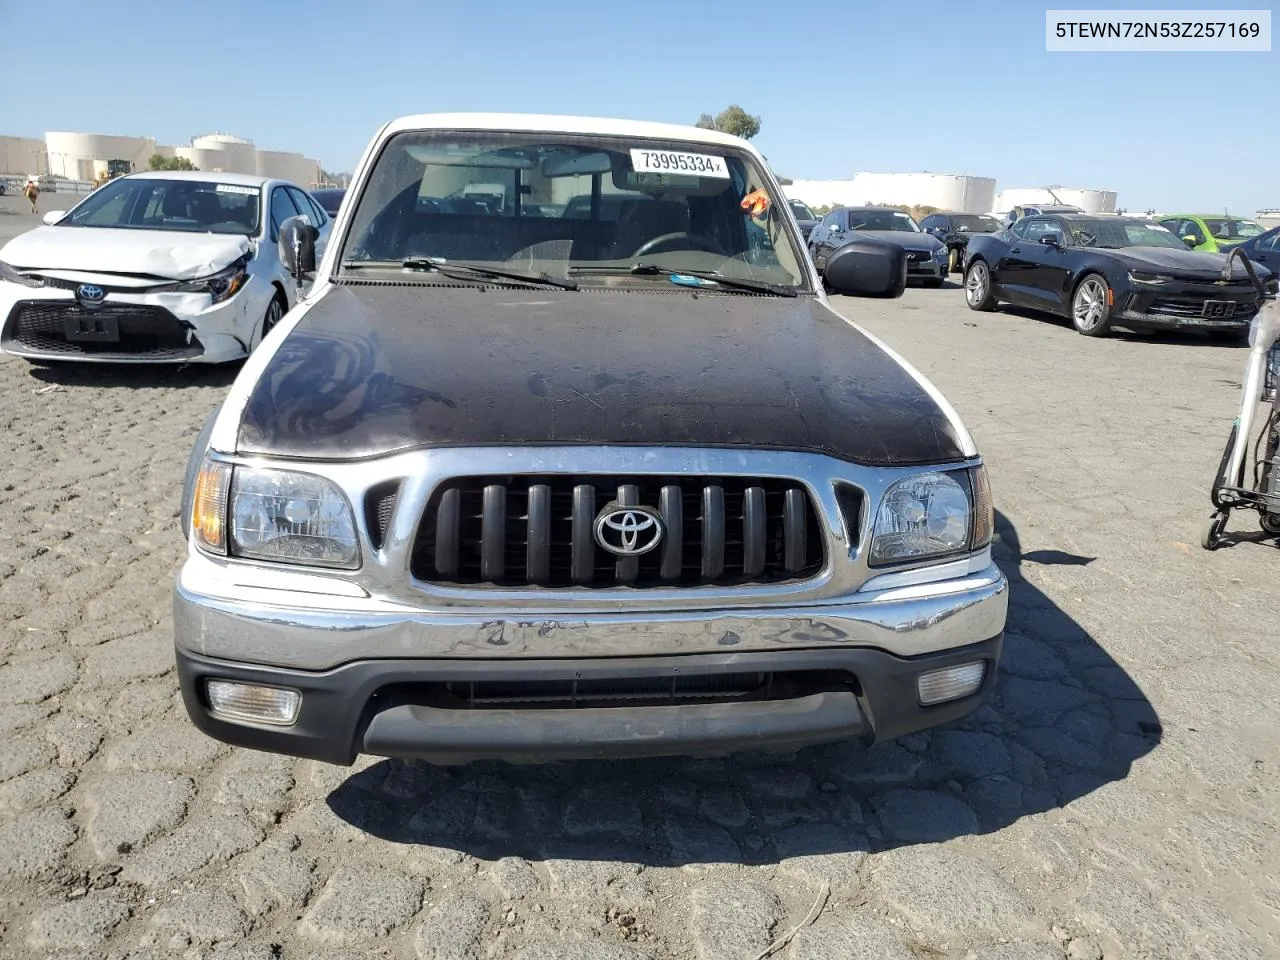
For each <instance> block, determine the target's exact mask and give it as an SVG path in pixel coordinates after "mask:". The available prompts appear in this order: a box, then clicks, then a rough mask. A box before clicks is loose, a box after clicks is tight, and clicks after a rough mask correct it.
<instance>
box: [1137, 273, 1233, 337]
mask: <svg viewBox="0 0 1280 960" xmlns="http://www.w3.org/2000/svg"><path fill="white" fill-rule="evenodd" d="M1166 286H1167V287H1168V289H1165V288H1161V289H1160V290H1136V291H1133V292H1130V293H1129V294H1128V295H1123V294H1122V295H1121V296H1118V297H1117V298H1116V303H1117V307H1118V309H1117V310H1116V312H1115V315H1114V317H1113V322H1114V323H1117V324H1120V325H1121V326H1134V327H1140V328H1142V329H1149V330H1204V331H1223V332H1244V331H1247V330H1248V329H1249V325H1250V324H1251V323H1252V322H1253V318H1254V317H1255V316H1256V315H1257V313H1258V297H1257V295H1256V293H1255V292H1254V290H1253V289H1252V288H1249V289H1247V290H1246V289H1237V288H1218V287H1215V286H1213V285H1212V284H1207V283H1200V284H1192V283H1182V284H1168V285H1166ZM1224 289H1225V292H1224Z"/></svg>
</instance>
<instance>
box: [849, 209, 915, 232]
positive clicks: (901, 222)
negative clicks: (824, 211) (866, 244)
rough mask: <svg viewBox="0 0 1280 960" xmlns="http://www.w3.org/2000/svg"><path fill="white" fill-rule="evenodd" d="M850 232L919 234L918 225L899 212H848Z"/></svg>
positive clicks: (886, 210)
mask: <svg viewBox="0 0 1280 960" xmlns="http://www.w3.org/2000/svg"><path fill="white" fill-rule="evenodd" d="M849 229H850V230H898V231H901V232H902V233H921V232H922V231H921V230H920V225H919V224H918V223H916V222H915V221H914V220H912V219H911V217H909V216H908V215H907V214H905V213H903V212H902V211H900V210H889V209H885V210H850V211H849Z"/></svg>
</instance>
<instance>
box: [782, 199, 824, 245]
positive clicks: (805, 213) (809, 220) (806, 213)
mask: <svg viewBox="0 0 1280 960" xmlns="http://www.w3.org/2000/svg"><path fill="white" fill-rule="evenodd" d="M787 202H788V203H789V204H791V212H792V213H793V214H795V218H796V225H797V226H799V227H800V236H802V237H804V239H805V240H806V241H807V240H808V239H809V234H810V233H812V232H813V228H814V227H816V226H817V225H818V219H819V217H818V215H817V214H816V213H814V212H813V211H812V210H811V209H810V208H809V205H808V204H807V203H805V202H804V201H803V200H788V201H787Z"/></svg>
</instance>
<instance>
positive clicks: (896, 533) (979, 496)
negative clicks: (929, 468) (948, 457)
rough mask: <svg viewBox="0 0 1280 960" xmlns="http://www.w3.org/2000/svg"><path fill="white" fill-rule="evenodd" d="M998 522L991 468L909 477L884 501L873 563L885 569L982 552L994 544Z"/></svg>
mask: <svg viewBox="0 0 1280 960" xmlns="http://www.w3.org/2000/svg"><path fill="white" fill-rule="evenodd" d="M993 521H994V515H993V511H992V505H991V487H990V484H989V482H988V480H987V473H986V468H985V467H982V466H978V467H974V468H972V469H970V470H954V471H949V472H947V473H922V474H918V475H917V476H913V477H905V478H904V479H902V480H899V481H897V482H896V483H894V484H893V485H892V486H891V487H889V489H888V490H886V491H885V494H884V498H883V499H882V500H881V501H880V509H879V510H878V511H877V513H876V522H875V527H874V528H873V530H872V537H871V551H870V556H869V558H868V562H869V563H870V564H871V565H872V566H879V565H883V564H887V563H901V562H906V561H911V560H927V559H930V558H932V557H941V556H946V555H948V554H956V553H962V552H967V551H972V550H979V549H981V548H982V547H985V546H986V545H987V544H988V543H990V542H991V535H992V527H993Z"/></svg>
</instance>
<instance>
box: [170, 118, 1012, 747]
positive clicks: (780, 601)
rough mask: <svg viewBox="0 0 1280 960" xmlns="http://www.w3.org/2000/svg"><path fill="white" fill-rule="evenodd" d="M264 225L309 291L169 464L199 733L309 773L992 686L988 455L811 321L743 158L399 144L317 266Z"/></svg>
mask: <svg viewBox="0 0 1280 960" xmlns="http://www.w3.org/2000/svg"><path fill="white" fill-rule="evenodd" d="M481 188H483V189H481ZM283 234H284V235H285V236H286V245H287V249H285V250H283V251H282V256H284V257H285V258H286V259H287V260H288V261H289V263H290V265H291V267H292V268H293V269H294V271H295V273H296V274H297V275H298V276H299V277H302V276H304V275H305V276H307V279H308V280H311V281H313V282H312V285H311V288H310V289H309V290H308V291H307V293H306V295H305V296H304V297H303V298H302V300H301V301H300V305H299V306H298V307H297V308H295V309H294V310H293V311H291V312H290V313H289V314H288V316H287V317H286V318H285V319H284V321H282V322H281V324H280V325H279V326H278V327H277V328H276V329H275V330H274V331H273V332H272V333H271V335H270V336H269V337H268V338H267V339H266V340H265V341H264V343H263V345H262V347H261V348H260V349H259V350H258V351H256V352H255V353H254V354H253V356H252V357H250V359H249V361H248V362H247V363H246V365H245V367H244V369H243V370H242V371H241V373H240V375H239V377H238V378H237V380H236V383H235V384H234V386H233V387H232V390H231V392H230V395H229V396H228V398H227V400H226V402H225V403H224V404H223V405H222V407H221V408H220V409H219V410H218V411H217V412H216V414H215V415H214V416H213V417H212V418H211V419H210V421H209V423H208V424H207V426H206V429H205V430H204V432H203V433H202V434H201V436H200V438H199V440H198V441H197V443H196V445H195V448H194V449H193V451H192V458H191V463H190V466H189V468H188V476H187V483H186V488H185V498H184V510H183V512H184V525H185V527H186V529H187V534H188V541H189V550H188V557H187V561H186V563H185V565H184V567H183V569H182V572H181V574H180V575H179V578H178V582H177V585H176V590H175V634H176V646H177V659H178V668H179V676H180V679H181V684H182V690H183V696H184V699H185V702H186V705H187V709H188V711H189V713H190V715H191V717H192V719H193V721H194V722H195V723H196V725H197V726H199V727H200V728H201V729H202V730H204V731H205V732H207V733H209V734H210V735H212V736H214V737H217V738H218V739H221V740H224V741H227V742H230V743H235V744H240V745H244V746H249V747H254V748H257V749H263V750H271V751H277V752H281V753H286V754H292V755H297V756H305V757H312V758H316V759H320V760H325V761H330V762H333V763H339V764H349V763H351V762H353V760H354V759H355V757H356V756H357V755H358V754H360V753H370V754H375V755H382V756H391V757H405V758H419V759H425V760H429V761H433V762H439V763H452V762H465V761H468V760H473V759H478V758H485V757H493V758H505V759H525V760H542V759H570V758H590V757H619V756H626V757H634V756H642V755H663V754H700V753H724V752H727V751H732V750H736V749H748V748H750V749H756V748H762V749H794V748H797V747H800V746H803V745H806V744H810V743H818V742H824V741H832V740H839V739H844V738H850V737H857V738H862V739H865V740H868V741H871V740H885V739H891V738H894V737H898V736H901V735H903V734H906V733H909V732H912V731H916V730H920V729H923V728H928V727H932V726H936V725H938V724H942V723H947V722H949V721H952V720H954V719H956V718H958V717H961V716H963V715H965V714H967V713H969V712H970V711H972V710H973V709H974V708H975V707H976V706H977V705H978V704H979V703H980V702H981V699H982V697H983V695H984V694H985V693H986V692H987V690H989V688H990V687H991V685H992V683H993V682H994V678H995V673H996V668H997V664H998V661H999V657H1000V647H1001V640H1002V635H1003V630H1004V624H1005V616H1006V611H1007V583H1006V580H1005V578H1004V577H1003V576H1002V574H1001V573H1000V571H999V570H998V569H997V567H996V566H995V564H994V563H993V561H992V557H991V547H990V544H991V538H992V533H993V530H992V526H993V516H994V514H993V509H992V502H991V492H990V487H989V484H988V480H987V474H986V470H985V467H984V465H983V463H982V460H981V458H980V457H979V456H978V453H977V450H976V449H975V447H974V444H973V441H972V438H971V437H970V436H969V434H968V432H967V431H966V430H965V428H964V426H963V424H962V423H961V422H960V420H959V418H958V417H957V416H956V414H955V412H954V411H953V410H952V409H951V408H950V406H949V405H948V404H947V403H946V401H945V400H944V399H943V398H942V397H941V396H940V395H939V394H938V392H937V391H936V390H935V389H934V388H933V387H932V386H931V385H930V384H929V383H928V382H927V381H925V380H924V379H923V378H922V377H921V376H920V375H919V374H918V373H917V372H916V371H914V370H913V369H912V368H911V367H910V366H909V365H907V364H906V362H905V361H903V360H902V359H901V358H900V357H898V356H897V355H896V354H894V353H893V352H892V351H891V350H890V349H889V348H888V347H886V346H885V345H883V344H881V343H880V342H879V341H877V340H875V339H874V338H873V337H871V336H870V335H869V334H868V333H866V332H865V331H863V330H861V329H860V328H858V327H857V326H856V325H855V324H853V323H851V322H850V321H848V320H846V319H845V318H843V317H841V316H840V315H838V314H837V313H835V312H834V311H833V310H832V309H831V307H830V306H829V304H828V303H827V300H826V297H825V295H824V294H823V293H822V291H821V286H820V284H819V283H818V281H817V278H816V276H815V275H814V272H813V267H812V264H811V263H810V261H809V259H808V258H807V257H806V256H804V254H803V252H802V251H803V246H802V243H801V240H800V238H799V236H798V235H797V233H796V228H795V223H794V219H793V218H792V217H791V216H789V215H788V214H787V211H786V200H785V198H784V197H783V194H782V192H781V190H780V188H779V187H778V184H777V182H776V181H775V179H774V178H773V176H772V174H770V173H769V171H768V168H767V166H766V164H765V163H764V161H763V159H762V158H761V157H760V156H759V154H758V153H756V151H755V150H754V149H753V148H752V147H750V146H749V145H748V144H746V143H745V142H743V141H741V140H738V139H736V138H733V137H729V136H726V135H723V134H719V133H715V132H711V131H705V130H695V129H691V128H684V127H672V126H666V125H658V124H641V123H631V122H623V121H606V120H583V119H578V118H564V117H519V116H508V115H503V116H478V115H436V116H423V117H410V118H405V119H403V120H399V121H396V122H394V123H392V124H389V125H388V126H387V127H386V128H384V129H383V130H382V131H381V132H380V133H379V134H378V136H377V137H376V138H375V140H374V142H373V144H372V145H371V146H370V148H369V150H368V152H367V153H366V155H365V158H364V159H363V160H362V162H361V165H360V167H359V169H358V171H357V173H356V176H355V178H354V180H353V183H352V187H351V202H350V203H348V204H347V206H346V207H344V210H343V212H342V214H341V215H340V217H339V222H338V223H337V224H336V227H335V233H334V237H333V239H332V240H331V241H330V244H329V247H328V250H327V252H326V254H325V257H324V259H323V262H321V263H320V264H319V265H318V268H317V266H316V265H315V264H314V263H312V262H310V260H309V253H308V250H307V242H306V241H307V235H306V231H305V229H303V228H300V227H298V226H297V225H293V226H292V228H291V229H288V230H285V231H283ZM312 273H314V277H312V276H311V274H312Z"/></svg>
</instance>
